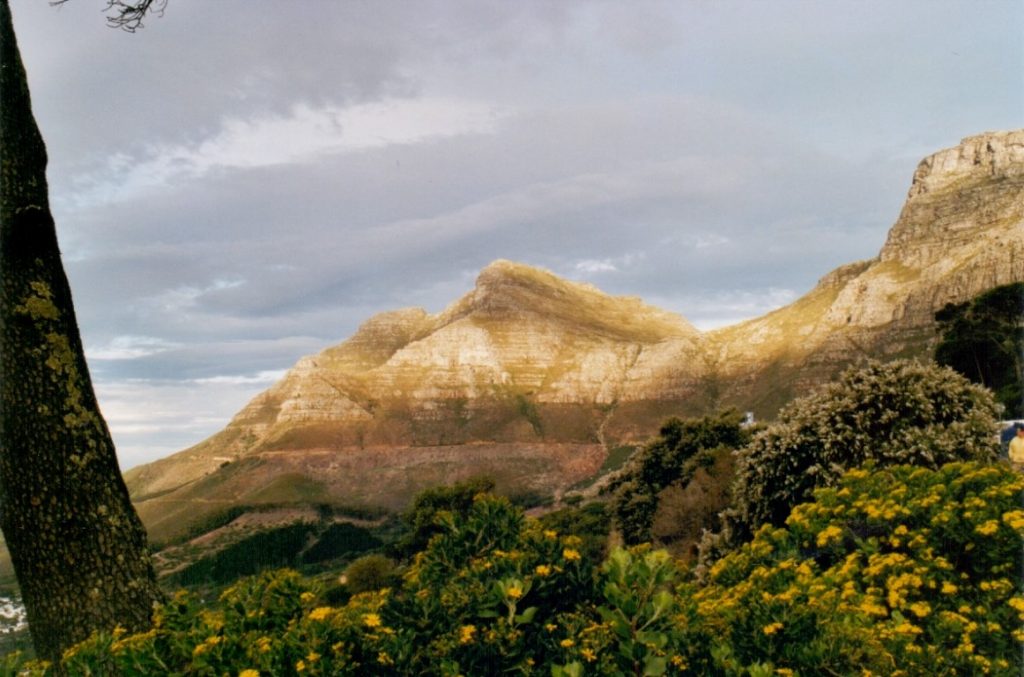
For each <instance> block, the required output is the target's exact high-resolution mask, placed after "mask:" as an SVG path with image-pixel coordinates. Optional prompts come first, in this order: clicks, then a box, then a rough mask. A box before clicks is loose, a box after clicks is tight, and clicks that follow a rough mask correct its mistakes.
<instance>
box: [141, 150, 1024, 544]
mask: <svg viewBox="0 0 1024 677" xmlns="http://www.w3.org/2000/svg"><path fill="white" fill-rule="evenodd" d="M1021 280H1024V131H1017V132H1004V133H989V134H982V135H979V136H974V137H970V138H967V139H964V141H963V142H962V143H961V144H960V145H959V146H957V147H955V148H952V149H949V150H945V151H941V152H939V153H936V154H934V155H932V156H930V157H928V158H926V159H925V160H923V161H922V162H921V164H920V165H919V167H918V169H917V171H916V172H915V174H914V178H913V183H912V185H911V188H910V192H909V195H908V198H907V202H906V205H905V206H904V208H903V211H902V213H901V214H900V216H899V219H898V220H897V222H896V224H895V225H894V226H893V227H892V229H891V231H890V233H889V237H888V240H887V242H886V243H885V245H884V247H883V248H882V250H881V252H880V253H879V255H878V257H876V258H875V259H872V260H870V261H862V262H858V263H853V264H849V265H847V266H843V267H841V268H839V269H837V270H835V271H833V272H832V273H829V274H828V275H826V276H825V277H823V278H822V279H821V281H820V282H819V283H818V285H817V286H816V287H815V288H814V289H813V290H811V291H810V292H809V293H808V294H807V295H805V296H804V297H802V298H801V299H799V300H798V301H796V302H795V303H793V304H791V305H790V306H787V307H785V308H782V309H780V310H777V311H775V312H773V313H770V314H768V315H766V316H764V317H761V318H757V319H755V320H751V321H748V322H744V323H742V324H739V325H736V326H733V327H729V328H725V329H722V330H718V331H715V332H711V333H708V334H702V333H700V332H698V331H697V330H696V329H695V328H694V327H692V326H691V325H690V324H689V323H688V322H686V321H685V320H684V319H683V318H681V317H679V316H677V315H674V314H672V313H667V312H664V311H661V310H658V309H656V308H653V307H650V306H647V305H645V304H644V303H643V302H642V301H640V300H639V299H636V298H626V297H612V296H608V295H605V294H603V293H601V292H600V291H599V290H597V289H595V288H593V287H591V286H589V285H584V284H579V283H574V282H568V281H566V280H563V279H560V278H558V277H556V276H555V275H553V274H551V273H548V272H545V271H541V270H537V269H534V268H530V267H528V266H524V265H520V264H515V263H511V262H508V261H497V262H495V263H493V264H491V265H490V266H488V267H487V268H485V269H484V270H483V271H482V272H481V273H480V275H479V277H478V279H477V282H476V286H475V288H474V289H473V290H472V291H471V292H470V293H468V294H467V295H466V296H464V297H463V298H461V299H459V300H458V301H456V302H455V303H454V304H452V305H451V306H450V307H448V308H447V309H446V310H444V311H443V312H442V313H439V314H437V315H430V314H428V313H427V312H426V311H424V310H422V309H418V308H416V309H406V310H399V311H394V312H389V313H383V314H381V315H378V316H376V317H374V318H372V319H370V320H369V321H368V322H366V323H365V324H364V325H363V326H362V327H360V328H359V330H358V331H357V332H356V333H355V335H354V336H352V337H351V338H350V339H349V340H347V341H345V342H344V343H342V344H340V345H338V346H336V347H333V348H329V349H327V350H325V351H323V352H322V353H320V354H319V355H315V356H312V357H307V358H304V359H302V360H301V361H299V363H298V364H296V365H295V367H293V368H292V369H291V370H290V371H289V372H288V374H287V375H286V376H285V377H284V379H282V380H281V381H280V382H279V383H277V384H276V385H275V386H273V387H272V388H271V389H269V390H267V391H266V392H264V393H262V394H261V395H259V396H257V397H256V398H255V399H254V400H253V401H252V402H250V403H249V405H248V406H246V407H245V408H244V409H243V410H242V411H241V412H239V414H238V415H237V416H236V417H235V418H234V419H233V420H232V421H231V423H230V424H229V425H228V427H227V428H226V429H225V430H224V431H222V432H220V433H218V434H217V435H215V436H213V437H212V438H210V439H208V440H206V441H205V442H202V443H201V444H199V445H197V446H195V447H193V448H191V449H188V450H185V451H183V452H180V453H179V454H176V455H174V456H171V457H168V458H166V459H163V460H161V461H157V462H156V463H152V464H150V465H147V466H143V467H140V468H136V469H133V470H132V471H129V472H128V473H127V475H126V479H127V480H128V483H129V487H130V488H131V490H132V494H133V497H134V498H135V500H136V503H137V505H138V507H139V510H140V513H141V514H142V515H143V518H144V520H146V522H147V524H148V525H149V526H150V527H151V529H152V530H154V531H155V532H156V533H157V537H158V538H159V537H160V536H161V535H164V536H170V535H173V534H174V533H175V532H176V531H180V529H181V528H182V527H181V525H182V524H187V523H190V522H191V521H194V520H195V519H197V518H198V517H197V516H202V515H208V514H209V513H211V512H212V511H215V510H217V509H219V508H220V507H222V506H224V505H231V504H258V503H274V502H277V503H288V502H334V503H342V504H349V505H376V506H385V507H390V508H399V507H401V506H402V505H403V504H404V502H405V501H406V500H407V499H408V498H409V496H411V495H412V493H415V491H418V490H419V489H422V488H423V487H425V486H429V485H430V484H436V483H439V482H443V481H450V480H452V479H457V478H460V477H467V476H469V475H472V474H478V473H481V472H483V473H489V474H492V475H494V476H496V477H497V478H498V481H499V486H500V487H501V488H504V489H506V490H508V491H531V492H538V493H551V492H558V491H562V490H564V489H565V488H567V487H568V486H570V485H572V484H573V483H575V482H578V481H580V480H583V479H585V478H587V477H588V476H591V475H593V474H594V473H595V472H596V471H597V470H598V469H599V468H600V466H601V463H602V461H603V460H604V458H605V456H606V455H607V450H608V449H610V448H612V447H613V446H614V445H617V444H621V443H624V442H629V441H635V440H640V439H642V438H644V437H645V436H647V435H649V434H651V433H652V432H653V431H654V430H656V427H657V425H658V424H659V423H660V422H661V420H663V419H664V418H665V417H667V416H669V415H691V414H697V413H700V412H702V411H705V410H707V409H708V408H709V407H714V406H719V405H722V404H734V405H737V406H739V407H741V408H743V409H751V410H754V411H756V412H758V413H759V414H760V415H762V416H764V415H771V414H772V413H773V412H774V411H775V410H776V409H777V408H778V406H780V405H781V404H782V403H784V402H785V401H787V400H788V399H790V398H791V397H792V396H793V394H796V393H799V392H801V391H803V390H805V389H806V388H808V387H810V386H813V385H815V384H817V383H821V382H823V381H826V380H828V379H829V378H831V377H832V376H833V375H834V374H835V373H836V372H837V371H838V370H839V369H841V368H842V367H844V366H845V365H846V364H849V363H850V362H855V361H858V360H862V359H864V358H866V357H868V356H873V357H881V358H888V357H896V356H901V355H923V354H926V353H927V352H928V351H929V350H930V345H931V343H932V342H933V341H934V338H935V336H934V325H933V314H934V312H935V311H936V310H937V309H939V308H941V307H943V306H944V305H945V304H946V303H949V302H959V301H963V300H966V299H968V298H971V297H973V296H975V295H976V294H978V293H979V292H981V291H983V290H985V289H988V288H991V287H993V286H996V285H999V284H1005V283H1008V282H1012V281H1021Z"/></svg>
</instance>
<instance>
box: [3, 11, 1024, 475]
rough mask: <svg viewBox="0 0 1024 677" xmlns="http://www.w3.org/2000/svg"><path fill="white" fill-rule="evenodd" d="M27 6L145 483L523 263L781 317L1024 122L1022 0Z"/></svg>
mask: <svg viewBox="0 0 1024 677" xmlns="http://www.w3.org/2000/svg"><path fill="white" fill-rule="evenodd" d="M11 4H12V5H13V11H14V19H15V27H16V30H17V32H18V35H19V40H20V44H21V50H22V54H23V58H24V60H25V63H26V67H27V69H28V74H29V81H30V86H31V88H32V94H33V103H34V109H35V113H36V117H37V119H38V121H39V124H40V127H41V128H42V132H43V135H44V137H45V139H46V141H47V144H48V147H49V152H50V169H49V179H50V195H51V202H52V207H53V211H54V215H55V217H56V219H57V224H58V231H59V236H60V239H61V245H62V250H63V253H64V259H65V265H66V267H67V270H68V275H69V277H70V278H71V284H72V288H73V290H74V293H75V300H76V304H77V310H78V317H79V322H80V324H81V328H82V333H83V338H84V341H85V344H86V350H87V353H88V356H89V360H90V365H91V368H92V374H93V378H94V381H95V384H96V388H97V392H98V394H99V397H100V401H101V405H102V407H103V410H104V413H105V414H106V416H107V419H108V421H109V423H110V426H111V429H112V431H113V433H114V437H115V441H116V443H117V445H118V448H119V453H120V457H121V462H122V466H123V467H130V466H132V465H135V464H138V463H140V462H143V461H145V460H151V459H154V458H157V457H160V456H164V455H167V454H169V453H171V452H174V451H178V450H181V449H183V448H185V447H187V446H189V445H191V444H194V443H195V442H198V441H200V440H201V439H203V438H204V437H206V436H207V435H209V434H211V433H213V432H215V431H217V430H219V429H220V428H222V427H223V426H224V425H225V424H226V423H227V421H228V419H229V418H230V417H231V416H232V415H233V414H234V413H235V412H236V411H237V410H238V409H240V408H241V407H242V406H243V405H244V404H245V402H247V401H248V400H249V399H250V398H251V397H252V396H253V395H255V394H256V393H257V392H259V391H260V390H263V389H265V388H266V387H267V386H269V385H270V383H272V382H273V380H275V379H276V378H278V377H280V375H281V374H282V373H283V371H284V370H285V369H287V368H288V367H290V366H291V365H292V364H293V363H294V362H295V361H296V359H298V358H299V357H300V356H302V355H305V354H311V353H315V352H318V351H319V350H321V349H323V348H325V347H327V346H329V345H333V344H336V343H338V342H340V341H341V340H343V339H344V338H346V337H347V336H349V335H350V334H351V333H352V332H353V331H354V330H355V328H356V327H357V326H358V325H359V324H360V323H361V322H363V321H364V320H365V319H367V318H368V317H369V316H371V315H372V314H374V313H376V312H379V311H382V310H387V309H394V308H399V307H405V306H414V305H415V306H423V307H425V308H427V309H428V310H429V311H431V312H437V311H439V310H441V309H442V308H443V307H444V306H445V305H446V304H447V303H449V302H451V301H453V300H455V299H456V298H457V297H458V296H460V295H461V294H463V293H465V292H466V291H468V290H469V289H470V288H471V287H472V285H473V280H474V278H475V276H476V273H477V272H478V271H479V269H480V268H482V267H483V266H485V265H486V264H487V263H489V262H490V261H492V260H494V259H497V258H506V259H512V260H516V261H522V262H525V263H529V264H532V265H537V266H542V267H545V268H547V269H549V270H552V271H553V272H555V273H558V274H560V275H564V276H566V277H569V278H572V279H578V280H586V281H588V282H591V283H593V284H595V285H597V286H598V287H600V288H602V289H604V290H605V291H607V292H609V293H613V294H631V295H639V296H641V297H643V298H644V299H645V300H647V301H648V302H649V303H652V304H654V305H658V306H661V307H664V308H667V309H670V310H674V311H677V312H679V313H681V314H682V315H684V316H685V317H686V318H688V319H689V320H690V321H691V322H693V323H694V324H696V325H697V326H698V327H701V328H711V327H716V326H721V325H724V324H728V323H732V322H735V321H737V320H740V319H745V318H748V317H753V316H756V315H759V314H762V313H764V312H766V311H768V310H770V309H772V308H775V307H778V306H779V305H783V304H785V303H788V302H789V301H791V300H793V299H795V298H796V297H798V296H799V295H800V294H803V293H804V292H806V291H807V290H809V289H810V288H811V287H812V286H813V285H814V284H815V282H816V281H817V279H818V278H819V277H821V276H822V275H824V274H825V273H827V272H828V271H829V270H831V269H832V268H834V267H836V266H837V265H840V264H842V263H846V262H850V261H854V260H858V259H864V258H869V257H871V256H874V255H875V254H876V253H877V252H878V249H879V248H880V247H881V246H882V244H883V242H884V240H885V235H886V232H887V231H888V229H889V227H890V226H891V225H892V223H893V221H894V220H895V219H896V216H897V214H898V212H899V208H900V206H901V204H902V202H903V198H904V197H905V195H906V191H907V188H908V187H909V182H910V178H911V175H912V173H913V170H914V167H915V166H916V164H917V162H918V161H919V160H920V159H921V158H922V157H923V156H925V155H927V154H929V153H931V152H934V151H936V150H939V149H941V148H944V147H948V146H951V145H955V144H956V143H957V142H958V141H959V140H960V139H961V138H962V137H964V136H968V135H971V134H976V133H979V132H982V131H986V130H996V129H1012V128H1018V127H1021V126H1024V39H1022V31H1024V2H1022V1H1021V0H1006V1H1001V0H992V1H989V2H968V1H964V2H942V1H941V0H928V1H926V2H906V1H904V2H891V0H884V1H881V2H865V1H860V0H858V1H856V2H853V1H850V2H844V1H841V0H832V1H829V2H817V1H815V2H811V1H805V2H767V1H753V0H751V1H748V2H729V1H722V0H718V1H716V2H711V1H709V0H703V1H699V2H698V1H694V2H684V1H682V0H674V1H671V2H637V1H635V0H630V1H629V2H626V1H625V0H622V1H619V2H594V1H588V2H582V1H579V2H573V1H569V0H563V1H558V2H552V1H551V0H538V1H537V2H527V1H517V2H506V1H495V2H486V1H481V0H472V1H466V2H456V1H444V2H429V1H425V2H415V3H413V2H382V1H380V0H372V1H369V0H367V1H360V2H357V1H345V2H341V1H338V2H327V1H324V0H303V1H290V2H284V1H277V2H272V1H270V0H219V1H218V2H197V1H196V0H170V2H169V4H168V7H167V11H166V14H165V15H164V16H163V17H162V18H156V17H154V18H152V19H150V20H148V21H147V22H146V27H145V28H144V29H143V30H141V31H139V32H138V33H136V34H134V35H130V34H126V33H124V32H121V31H117V30H112V29H109V28H107V27H106V26H105V23H104V18H103V14H102V10H103V8H104V6H105V5H106V2H105V1H104V0H70V2H68V3H67V4H66V5H64V6H62V7H59V8H55V7H51V6H49V4H48V3H47V2H45V0H11Z"/></svg>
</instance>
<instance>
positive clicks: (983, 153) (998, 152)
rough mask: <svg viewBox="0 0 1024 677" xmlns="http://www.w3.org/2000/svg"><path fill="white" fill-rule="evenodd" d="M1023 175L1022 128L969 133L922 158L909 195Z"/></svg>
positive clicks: (1023, 142) (1023, 133)
mask: <svg viewBox="0 0 1024 677" xmlns="http://www.w3.org/2000/svg"><path fill="white" fill-rule="evenodd" d="M1022 175H1024V129H1018V130H1013V131H1005V132H984V133H982V134H976V135H974V136H968V137H966V138H964V139H962V140H961V141H960V143H959V144H958V145H956V146H953V147H952V148H946V149H944V150H940V151H938V152H937V153H933V154H931V155H929V156H928V157H926V158H925V159H923V160H921V162H920V164H918V166H917V171H915V172H914V180H913V183H912V184H911V186H910V193H909V195H908V197H909V198H911V199H913V198H914V197H917V196H918V195H924V194H928V193H936V192H940V191H942V190H944V189H947V188H952V187H957V186H959V185H961V184H963V183H965V182H968V181H976V180H981V179H992V178H998V177H1011V176H1017V177H1019V176H1022Z"/></svg>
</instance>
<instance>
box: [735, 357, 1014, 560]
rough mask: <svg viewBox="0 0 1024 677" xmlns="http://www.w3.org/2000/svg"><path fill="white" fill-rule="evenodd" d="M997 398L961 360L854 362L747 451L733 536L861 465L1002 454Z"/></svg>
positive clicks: (742, 536)
mask: <svg viewBox="0 0 1024 677" xmlns="http://www.w3.org/2000/svg"><path fill="white" fill-rule="evenodd" d="M996 414H997V408H996V404H995V401H994V400H993V398H992V394H991V393H990V392H989V391H987V390H986V389H985V388H983V387H981V386H978V385H974V384H972V383H970V382H969V381H968V380H967V379H965V378H964V377H962V376H960V375H959V374H957V373H956V372H954V371H953V370H952V369H949V368H946V367H938V366H935V365H933V364H919V363H916V362H910V361H895V362H889V363H885V364H883V363H879V362H872V363H869V364H868V365H867V366H865V367H860V368H851V369H849V370H847V371H845V372H844V373H843V374H842V375H841V376H840V377H839V379H838V380H837V381H836V382H835V383H832V384H830V385H828V386H827V387H825V388H824V389H823V390H821V391H820V392H818V393H816V394H813V395H810V396H808V397H805V398H802V399H798V400H794V401H793V402H791V403H790V404H789V405H788V406H786V407H785V408H784V409H783V410H782V411H781V412H780V413H779V420H778V422H777V423H775V424H773V425H771V426H769V427H768V428H767V429H765V430H764V431H762V432H761V433H758V434H757V435H755V437H754V440H753V441H752V442H751V444H750V445H749V446H748V447H747V448H746V449H744V450H743V452H741V454H740V457H739V467H738V469H737V482H736V486H735V487H734V488H733V496H734V497H735V501H736V503H735V507H736V510H735V511H734V514H733V516H732V517H731V518H730V519H729V520H728V521H729V522H730V523H731V528H732V529H733V530H734V531H735V533H732V534H728V535H727V539H728V540H729V541H730V545H737V544H739V543H742V542H743V541H745V540H747V539H748V538H749V536H750V535H752V534H753V532H754V531H756V530H757V528H758V527H759V526H761V525H762V524H772V525H774V526H781V525H782V523H783V522H784V521H785V519H786V517H787V516H788V515H789V512H790V510H792V508H793V506H795V505H797V504H799V503H803V502H805V501H809V500H811V495H812V492H813V491H814V489H816V488H818V487H823V486H829V485H832V484H834V483H835V482H836V480H838V478H839V477H840V476H841V475H842V474H843V473H844V472H845V471H846V470H849V469H851V468H856V467H858V466H860V465H862V464H864V463H866V462H868V461H874V462H875V463H876V464H878V465H880V466H881V465H902V464H911V465H920V466H923V467H928V468H937V467H939V466H941V465H942V464H944V463H949V462H952V461H969V460H980V461H989V460H994V459H995V458H996V455H997V453H998V451H999V448H998V443H997V441H996V440H995V438H994V435H993V433H994V431H995V429H996Z"/></svg>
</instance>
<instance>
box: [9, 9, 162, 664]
mask: <svg viewBox="0 0 1024 677" xmlns="http://www.w3.org/2000/svg"><path fill="white" fill-rule="evenodd" d="M0 528H2V529H3V533H4V537H5V538H6V540H7V547H8V549H9V550H10V553H11V559H12V561H13V563H14V570H15V573H16V574H17V577H18V583H19V585H20V587H21V593H22V597H23V599H24V602H25V608H26V610H27V612H28V621H29V627H30V629H31V632H32V641H33V643H34V645H35V648H36V652H37V654H38V655H39V657H40V658H44V659H47V660H50V661H54V662H56V661H59V660H60V657H61V655H62V653H63V651H64V650H65V649H67V648H68V647H70V646H71V645H72V644H74V643H76V642H78V641H80V640H82V639H84V638H86V637H88V636H89V635H90V634H91V633H92V632H93V631H95V630H110V629H112V628H114V627H115V626H117V625H120V626H122V627H124V628H126V629H127V630H130V631H135V630H144V629H146V628H148V627H149V625H150V623H151V615H152V607H153V603H154V602H155V601H157V600H159V599H160V598H161V593H160V590H159V588H158V587H157V584H156V578H155V576H154V573H153V565H152V562H151V561H150V557H149V552H148V550H147V545H146V533H145V530H144V529H143V527H142V523H141V522H140V521H139V518H138V515H137V514H136V513H135V510H134V508H133V507H132V504H131V502H130V501H129V499H128V490H127V489H126V487H125V484H124V481H123V480H122V478H121V472H120V469H119V468H118V464H117V456H116V455H115V453H114V445H113V442H112V440H111V438H110V432H109V431H108V429H107V425H106V423H105V422H104V420H103V418H102V416H101V414H100V411H99V407H98V405H97V403H96V396H95V395H94V393H93V389H92V383H91V381H90V379H89V372H88V367H87V366H86V363H85V357H84V354H83V351H82V343H81V339H80V338H79V334H78V325H77V323H76V321H75V312H74V307H73V305H72V301H71V290H70V288H69V287H68V282H67V278H66V277H65V275H64V268H63V265H62V264H61V260H60V251H59V249H58V246H57V235H56V230H55V228H54V223H53V217H52V216H51V215H50V209H49V204H48V198H47V188H46V147H45V145H44V144H43V140H42V137H41V136H40V133H39V129H38V128H37V126H36V123H35V119H34V118H33V116H32V109H31V103H30V100H29V92H28V84H27V81H26V78H25V70H24V67H23V66H22V63H21V56H20V54H19V52H18V46H17V43H16V41H15V37H14V29H13V26H12V23H11V14H10V8H9V6H8V1H7V0H0Z"/></svg>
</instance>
